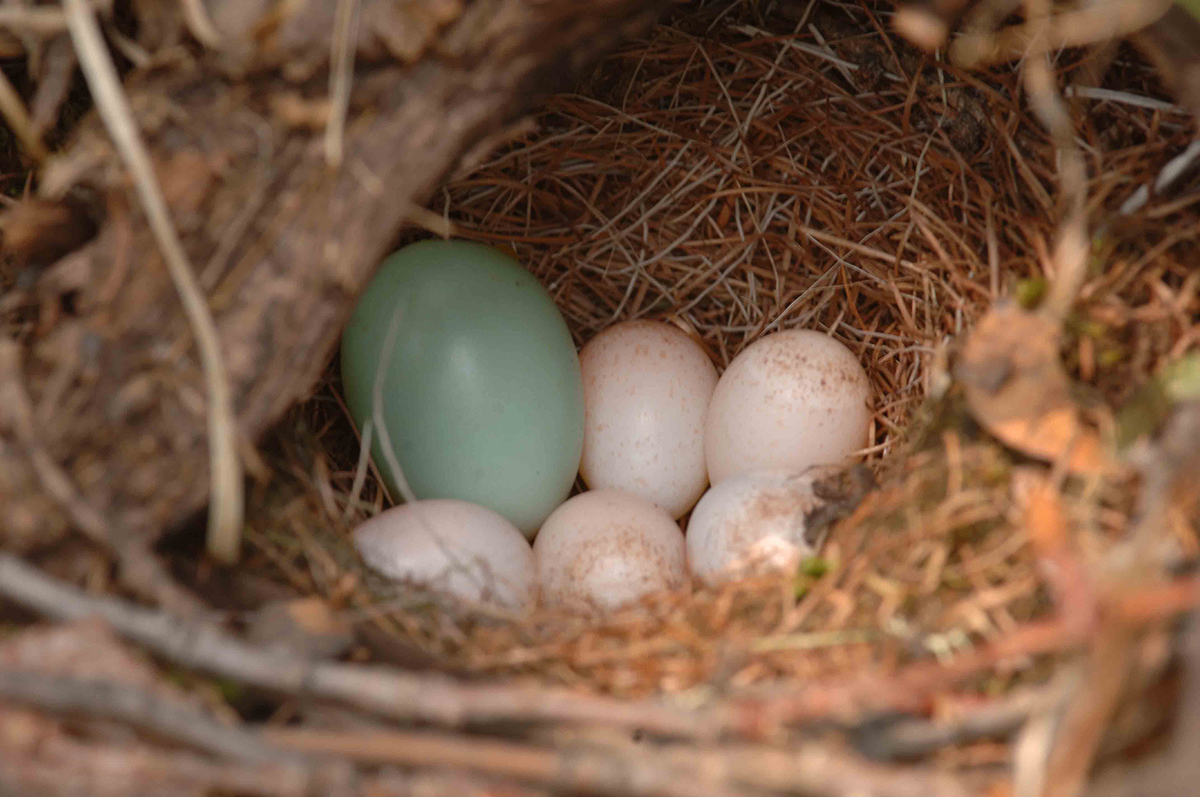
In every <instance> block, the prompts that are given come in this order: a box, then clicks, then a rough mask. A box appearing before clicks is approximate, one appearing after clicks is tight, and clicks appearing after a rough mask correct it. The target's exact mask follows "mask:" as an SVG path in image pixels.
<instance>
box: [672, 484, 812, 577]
mask: <svg viewBox="0 0 1200 797" xmlns="http://www.w3.org/2000/svg"><path fill="white" fill-rule="evenodd" d="M820 505H821V501H820V500H819V499H818V498H817V497H816V496H815V495H814V494H813V476H812V475H811V474H808V473H803V474H799V475H797V474H795V473H782V472H777V471H765V472H764V471H759V472H756V473H742V474H739V475H737V476H733V477H730V478H728V479H726V480H724V481H722V482H721V483H720V484H718V485H716V486H715V487H713V488H712V489H710V490H709V491H708V492H706V493H705V494H704V497H703V498H701V499H700V503H698V504H696V508H695V509H694V510H692V516H691V517H690V518H688V527H687V558H688V567H689V568H690V569H691V572H692V575H694V576H696V577H697V578H699V579H701V580H703V581H707V582H708V583H710V584H712V583H717V582H720V581H723V580H726V579H733V578H738V577H741V576H746V575H752V574H756V573H763V572H774V571H786V570H792V569H795V568H796V566H797V565H799V564H800V560H801V559H802V558H804V557H805V556H807V555H809V554H811V553H812V552H813V551H812V547H811V545H810V544H809V542H808V541H807V540H806V539H805V537H804V533H805V525H804V521H805V518H806V516H807V515H808V514H809V513H810V512H812V511H813V510H814V509H816V508H817V507H818V506H820Z"/></svg>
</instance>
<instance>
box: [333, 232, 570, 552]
mask: <svg viewBox="0 0 1200 797" xmlns="http://www.w3.org/2000/svg"><path fill="white" fill-rule="evenodd" d="M393 318H395V319H396V321H395V323H396V327H395V334H394V337H393V342H392V347H391V354H390V357H389V358H388V361H387V362H386V363H385V364H384V365H385V369H386V370H385V371H384V374H383V382H382V385H383V390H382V402H381V403H382V410H383V418H384V423H385V425H386V428H387V433H388V436H389V438H390V442H391V446H392V449H393V450H394V451H395V454H396V459H397V461H398V462H399V465H400V468H401V470H402V471H403V473H404V477H405V479H406V480H407V481H408V484H409V486H410V487H411V488H412V490H413V492H414V493H415V494H416V496H417V498H419V499H425V498H456V499H459V500H462V501H470V502H471V503H473V504H478V505H480V506H485V507H488V508H489V509H492V510H495V511H496V512H498V513H500V514H501V515H503V516H504V517H505V518H507V519H508V520H509V521H510V522H511V523H512V524H513V525H514V526H516V527H517V528H519V529H520V530H521V531H522V532H524V533H525V534H526V535H527V536H532V535H533V534H534V533H535V532H536V531H537V528H538V526H540V525H541V523H542V521H543V520H545V519H546V517H547V516H548V515H549V514H550V513H551V512H552V511H553V510H554V509H555V507H557V506H558V505H559V504H561V503H562V502H563V501H564V500H566V497H567V494H568V493H569V492H570V490H571V485H572V483H573V482H574V481H575V474H576V472H577V471H578V470H579V459H580V454H581V452H582V449H583V379H582V376H581V374H580V369H579V356H578V354H577V353H576V351H575V344H574V343H573V342H572V340H571V333H570V331H569V330H568V329H567V324H566V322H565V321H564V320H563V317H562V314H561V313H559V311H558V308H557V307H556V306H555V304H554V300H553V299H552V298H551V297H550V294H549V293H547V292H546V290H545V288H543V287H542V286H541V285H540V284H539V283H538V281H537V280H536V279H535V278H534V277H533V275H532V274H530V273H529V272H528V271H526V270H525V269H524V268H522V267H521V265H520V264H519V263H517V262H516V261H515V260H514V259H513V258H511V257H509V256H508V255H506V254H504V253H503V252H501V251H499V250H497V249H494V248H492V247H490V246H485V245H483V244H478V243H473V242H468V241H422V242H420V243H415V244H412V245H410V246H406V247H404V248H403V249H401V250H400V251H398V252H396V253H395V254H393V255H392V256H391V257H389V258H388V259H387V260H386V261H385V262H384V264H383V265H382V267H381V268H380V270H379V273H378V274H377V275H376V276H375V278H374V279H373V280H372V281H371V283H370V285H368V286H367V288H366V290H365V291H364V292H363V296H362V299H361V300H360V301H359V304H358V307H357V308H356V309H355V311H354V315H353V317H352V318H351V319H350V323H349V325H348V326H347V327H346V329H345V332H344V333H343V336H342V381H343V389H344V393H345V397H346V403H347V405H348V406H349V408H350V414H351V415H352V416H353V418H354V422H355V424H356V425H357V426H358V427H359V429H360V430H361V429H362V428H363V423H364V422H365V421H366V420H367V419H368V418H370V417H371V415H372V392H373V384H374V380H375V378H376V374H377V371H378V368H379V365H380V357H381V354H382V352H383V349H384V343H385V339H386V338H387V335H388V329H389V326H390V325H391V324H392V323H393ZM372 437H373V442H372V446H371V449H372V451H371V453H372V457H373V458H374V460H375V463H376V464H377V465H378V467H379V470H380V472H381V473H382V474H383V475H384V478H385V480H386V481H387V482H388V486H389V489H390V490H391V492H392V495H393V496H396V497H397V498H398V497H399V493H398V491H397V489H396V478H395V474H393V473H392V472H391V469H390V467H389V466H388V463H387V460H386V458H385V457H384V456H383V453H382V448H381V447H380V438H379V435H378V434H373V435H372Z"/></svg>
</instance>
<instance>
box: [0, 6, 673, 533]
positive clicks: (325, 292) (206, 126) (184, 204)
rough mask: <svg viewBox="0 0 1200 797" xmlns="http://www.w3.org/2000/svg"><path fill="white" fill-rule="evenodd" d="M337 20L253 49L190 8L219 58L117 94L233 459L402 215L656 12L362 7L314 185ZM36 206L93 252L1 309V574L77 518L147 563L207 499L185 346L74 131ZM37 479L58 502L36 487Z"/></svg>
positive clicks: (229, 12) (200, 399) (146, 24)
mask: <svg viewBox="0 0 1200 797" xmlns="http://www.w3.org/2000/svg"><path fill="white" fill-rule="evenodd" d="M337 3H338V0H310V1H309V2H308V3H307V5H302V6H301V7H300V9H299V11H297V12H296V14H294V15H293V17H291V18H289V19H287V20H284V21H283V22H279V21H278V20H275V22H276V23H277V24H274V26H273V27H270V28H269V30H268V33H269V35H267V34H263V33H262V31H263V30H264V26H263V24H262V22H263V17H261V16H258V17H256V16H254V9H255V8H257V6H254V4H252V3H247V2H245V0H221V2H218V3H210V5H209V9H210V13H211V15H212V18H213V20H214V21H215V22H216V25H217V28H218V29H219V31H220V32H221V34H222V38H223V42H224V45H225V46H223V48H222V51H221V52H220V53H216V54H211V53H210V54H207V55H205V56H204V57H202V58H200V59H199V60H184V61H179V62H177V63H175V64H173V65H167V66H165V67H160V68H156V69H153V70H147V71H144V72H140V73H135V74H134V75H133V76H132V77H130V78H129V79H127V80H126V86H125V88H126V92H127V94H128V96H129V98H130V101H131V104H132V106H133V108H134V110H135V113H136V115H137V117H138V121H139V124H140V125H141V128H142V131H143V135H144V137H145V139H146V141H147V144H148V146H149V148H150V150H151V154H152V156H153V159H154V162H155V164H156V170H157V176H158V179H159V181H160V184H161V186H162V189H163V192H164V194H165V195H166V197H167V199H168V203H169V205H170V208H171V213H172V216H173V219H174V221H175V224H176V225H177V227H178V229H179V231H180V233H181V235H182V237H183V240H184V245H185V248H186V250H187V253H188V255H189V257H190V259H191V262H192V265H193V267H194V268H195V269H196V270H197V272H198V273H199V275H200V278H201V281H202V283H203V284H204V286H205V289H206V290H207V291H208V292H209V298H210V305H211V307H212V309H213V312H214V315H215V317H216V320H217V324H218V327H219V330H220V335H221V341H222V344H223V350H224V354H225V357H226V364H227V368H228V372H229V376H230V379H231V381H232V385H233V389H234V393H235V396H236V407H237V412H238V419H239V423H240V431H241V433H242V435H243V436H244V438H245V439H246V440H247V441H253V440H255V439H256V438H257V437H258V436H259V435H260V434H261V433H262V432H263V431H264V430H266V429H267V428H268V427H269V426H270V425H271V424H272V423H273V422H275V421H276V420H277V419H279V418H280V416H281V415H282V414H283V413H284V412H285V411H286V410H287V409H288V408H289V407H290V406H291V405H292V404H293V403H295V402H296V401H298V400H301V399H304V398H305V397H307V396H308V395H309V394H310V392H311V390H312V388H313V386H314V384H315V382H316V380H317V379H318V377H319V376H320V374H321V372H322V371H323V369H324V367H325V366H326V364H327V363H328V361H329V358H330V355H331V353H332V350H333V347H334V345H335V344H336V342H337V339H338V335H339V333H340V330H341V327H342V325H343V324H344V322H345V321H346V319H347V318H348V316H349V313H350V312H351V310H352V309H353V304H354V301H355V299H356V297H357V295H358V293H359V291H360V290H361V289H362V287H363V286H364V285H365V283H366V282H367V280H368V279H369V278H370V277H371V276H372V274H373V272H374V269H375V267H376V266H377V264H378V263H379V262H380V260H381V258H382V257H383V256H384V255H385V254H386V252H387V250H388V248H389V247H390V246H391V245H392V244H393V243H394V241H395V239H396V235H397V233H398V231H399V229H400V228H401V226H402V224H403V222H404V219H405V214H406V212H407V211H408V210H409V209H410V208H412V207H414V206H419V205H420V204H422V203H423V202H424V201H425V200H426V199H427V198H428V197H429V195H430V194H431V192H432V191H433V190H434V189H435V188H436V187H437V185H438V184H439V182H440V181H441V180H443V179H444V178H445V177H446V176H447V175H448V174H449V173H450V172H451V171H453V170H454V169H455V168H456V167H457V166H458V165H459V164H460V163H461V162H462V159H463V157H464V155H465V154H466V153H468V152H469V151H470V150H471V149H472V147H475V146H477V145H479V144H480V142H482V141H485V139H487V138H488V137H489V136H491V135H493V134H495V133H497V132H498V131H500V130H502V129H503V127H504V126H505V125H506V124H509V123H511V122H513V121H515V120H516V119H517V118H519V117H520V115H521V114H522V113H524V112H525V111H527V110H528V109H529V108H530V106H531V103H532V102H533V101H534V100H535V99H536V98H537V97H538V96H539V95H540V94H542V93H544V92H547V91H551V90H554V89H556V88H561V87H563V85H564V79H565V78H568V77H569V76H572V75H575V74H578V73H579V71H580V70H581V69H582V68H583V67H584V66H585V65H587V64H588V63H589V62H591V61H592V60H593V59H594V58H596V57H597V56H599V55H601V54H602V53H604V52H605V51H606V50H607V49H609V48H611V47H612V46H613V45H614V44H615V43H616V41H618V40H619V39H620V38H622V37H624V36H626V35H629V34H632V33H634V32H636V31H638V30H640V29H642V28H644V27H645V26H647V25H648V24H650V22H652V20H653V18H654V17H655V16H656V14H657V12H658V11H659V10H660V8H661V5H662V4H661V2H660V0H654V1H653V2H639V0H587V2H580V1H579V0H568V1H567V2H553V3H549V2H540V1H539V0H476V1H475V2H472V3H469V4H467V5H465V6H464V7H462V8H457V7H456V6H453V4H452V3H450V4H448V3H447V2H445V1H444V0H442V1H441V2H439V0H428V2H426V3H424V5H423V6H421V7H420V8H418V7H417V6H416V5H415V4H414V5H413V8H410V9H408V10H405V11H404V15H405V16H403V17H402V18H400V19H399V20H398V19H397V13H396V12H395V9H397V8H400V9H404V8H405V7H404V6H403V5H402V4H398V3H394V2H391V1H390V0H361V17H360V19H361V24H360V26H359V35H358V37H357V39H356V41H357V44H358V50H357V51H358V66H359V68H358V69H357V71H356V74H355V76H354V80H353V90H352V95H351V103H350V112H349V115H348V119H347V123H346V129H345V157H344V160H343V162H342V165H341V167H340V168H339V169H337V170H336V171H331V170H329V169H328V168H327V167H326V164H325V161H324V158H323V154H322V132H321V129H320V127H319V125H315V124H312V123H311V120H310V119H306V114H308V115H309V116H311V117H315V118H317V119H320V118H321V110H322V108H323V107H324V105H323V103H325V101H326V98H327V94H328V90H327V86H328V77H327V70H326V69H325V64H327V63H328V53H329V51H330V46H331V41H330V39H331V36H330V27H329V21H330V20H332V19H333V17H334V14H335V11H336V7H337ZM181 5H182V4H177V3H168V4H160V3H155V2H151V1H150V0H145V1H144V2H142V3H140V4H139V5H138V6H137V9H138V11H139V13H145V14H146V15H147V16H146V17H145V18H144V19H143V20H142V22H143V30H144V31H145V33H144V36H143V39H144V40H145V39H147V38H148V37H149V38H154V39H156V41H155V42H153V43H156V44H160V45H161V44H162V43H163V42H164V41H165V42H167V43H169V42H170V40H171V36H170V35H169V32H170V31H171V30H173V29H175V28H172V21H171V18H170V14H171V13H177V10H178V7H179V6H181ZM262 5H263V6H264V8H265V7H266V4H265V3H264V4H262ZM280 5H281V6H284V5H288V4H280ZM289 7H290V6H289ZM147 8H149V9H151V10H153V11H157V12H159V13H161V14H162V15H164V18H161V19H160V18H152V17H151V16H149V14H150V11H146V9H147ZM272 8H274V7H272ZM414 8H415V9H416V12H421V11H422V9H424V10H425V11H428V13H427V14H425V15H424V16H421V15H420V14H417V16H415V17H414V16H413V13H414V11H413V9H414ZM447 8H449V9H450V11H447ZM164 9H167V10H164ZM172 9H173V10H174V11H172ZM247 9H250V10H249V11H247ZM268 11H270V9H268ZM451 12H454V13H453V14H451ZM263 13H264V14H265V13H267V12H265V11H264V12H263ZM450 16H453V17H454V19H453V20H452V21H449V17H450ZM414 19H417V20H418V22H419V23H420V24H417V23H413V22H412V20H414ZM410 23H412V24H410ZM406 25H407V27H406ZM177 27H178V26H176V28H177ZM414 30H415V31H416V33H413V31H414ZM164 31H167V32H166V33H164ZM264 36H265V38H264ZM256 37H257V38H256ZM251 44H253V46H251ZM314 65H315V67H314ZM306 122H309V124H308V127H307V128H306V127H305V126H304V125H305V124H306ZM42 193H43V195H44V196H48V197H49V199H50V200H51V202H54V201H58V200H57V198H58V197H68V196H69V197H71V198H72V201H76V200H77V198H78V197H80V196H85V197H91V198H92V199H91V201H92V205H93V206H94V207H96V208H98V211H96V212H95V214H94V215H97V216H99V218H98V232H97V234H96V236H95V237H94V238H92V239H91V240H90V241H89V242H88V243H86V244H85V245H83V246H82V247H81V248H78V249H75V250H74V251H72V252H70V253H69V254H67V255H66V256H65V257H63V258H61V259H60V260H58V262H57V263H55V264H54V265H52V266H51V267H50V268H49V269H48V270H46V271H45V272H44V273H43V274H42V276H41V278H40V279H39V280H38V282H37V285H36V286H35V287H34V288H33V289H32V290H31V291H30V293H29V300H28V301H25V302H20V301H18V302H16V303H15V304H16V305H21V306H20V307H18V308H17V309H14V307H13V306H12V305H10V306H8V307H7V312H8V315H9V318H8V319H6V320H7V321H8V323H7V324H6V326H7V328H8V329H9V330H10V331H15V335H14V337H15V338H16V340H17V341H18V344H19V346H12V345H11V344H10V346H9V350H8V352H9V355H10V356H7V357H6V358H2V359H4V360H5V362H0V397H3V398H2V401H0V404H2V406H0V529H2V533H3V534H4V535H5V545H6V547H8V548H9V549H10V550H11V549H14V548H16V549H28V548H30V547H32V546H36V545H41V544H45V543H47V542H48V541H51V540H53V539H56V538H57V537H59V536H61V535H62V534H64V533H65V532H66V531H67V530H69V529H70V528H71V526H72V525H76V526H78V525H86V524H83V523H81V520H80V518H81V517H85V516H87V513H88V512H91V513H95V515H98V516H99V518H101V519H102V521H103V522H104V524H105V525H106V526H107V527H108V529H110V530H111V533H112V534H113V535H118V536H119V537H120V538H121V539H126V540H129V539H134V540H140V541H150V540H153V539H155V538H156V537H157V536H158V535H160V534H161V533H162V532H163V531H164V530H166V529H168V528H170V527H171V526H173V525H174V524H177V523H179V522H180V521H183V520H185V519H186V518H188V517H189V515H192V514H193V513H194V512H195V511H196V510H198V509H199V508H200V507H202V506H203V504H204V502H205V500H206V497H207V491H208V447H207V442H206V424H205V401H206V399H205V395H204V389H203V384H202V381H201V375H200V368H199V364H198V357H197V354H196V349H195V344H194V340H193V337H192V333H191V331H190V329H189V328H188V326H187V324H186V322H185V319H184V316H183V312H182V309H181V305H180V302H179V299H178V296H177V295H176V292H175V289H174V287H173V286H172V284H171V282H170V281H169V279H168V277H167V272H166V268H165V266H164V264H163V262H162V260H161V258H160V256H159V253H158V249H157V246H156V244H155V242H154V239H153V237H152V235H151V233H150V230H149V228H148V226H147V225H146V222H145V219H144V217H143V215H142V213H141V209H140V208H139V207H138V206H137V203H136V199H135V198H134V194H133V192H132V190H131V189H130V185H129V183H128V180H127V177H126V175H125V172H124V169H123V168H122V166H121V164H120V163H119V161H118V159H117V158H116V156H115V154H114V151H113V150H112V148H111V147H110V146H109V143H108V139H107V135H106V134H105V132H104V130H103V128H102V127H101V125H100V124H99V121H98V120H97V119H96V117H95V115H94V114H92V115H90V116H89V117H88V118H87V119H86V120H85V122H84V123H83V125H82V126H81V129H80V130H79V131H78V133H77V134H76V136H75V137H74V139H73V141H72V143H71V144H70V145H69V146H68V147H67V148H66V149H65V150H64V152H63V154H62V155H61V156H60V157H59V158H58V159H57V160H56V161H55V162H54V163H52V164H51V165H50V166H49V167H48V168H47V169H46V170H45V172H44V174H43V181H42ZM60 215H61V214H60ZM58 221H61V219H58ZM5 232H6V233H9V234H11V235H12V236H13V238H14V239H15V238H17V237H18V236H17V234H16V232H15V231H14V230H13V229H12V226H11V225H10V226H9V228H8V229H6V230H5ZM30 305H35V307H31V306H30ZM3 307H4V306H3V305H0V308H3ZM18 310H19V312H21V313H24V315H23V316H21V317H22V318H23V319H24V321H22V322H21V323H19V324H18V323H15V322H13V321H12V317H13V315H14V314H17V313H18ZM30 314H32V316H33V320H32V321H31V320H30ZM22 404H24V405H25V406H24V408H22ZM22 409H24V410H28V412H26V413H25V416H24V417H25V420H26V421H29V423H27V424H26V427H25V429H24V433H23V432H22V421H21V414H22ZM39 457H40V458H41V459H39ZM56 471H57V472H58V473H59V474H61V475H65V476H66V477H67V478H66V483H67V485H66V487H65V488H64V487H63V485H62V484H59V485H58V487H57V488H56V487H55V486H54V485H53V484H50V482H54V478H53V476H54V473H55V472H56Z"/></svg>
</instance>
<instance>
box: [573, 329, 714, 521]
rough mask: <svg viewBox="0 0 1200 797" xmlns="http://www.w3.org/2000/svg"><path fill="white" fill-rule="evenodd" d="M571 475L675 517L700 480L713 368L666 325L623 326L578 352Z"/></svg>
mask: <svg viewBox="0 0 1200 797" xmlns="http://www.w3.org/2000/svg"><path fill="white" fill-rule="evenodd" d="M579 361H580V365H581V367H582V368H583V402H584V419H585V421H584V433H583V461H582V463H581V464H580V467H579V474H580V475H581V476H582V477H583V480H584V481H585V482H587V484H588V486H589V487H591V488H592V489H602V488H614V489H618V490H624V491H626V492H629V493H633V494H634V495H640V496H642V497H643V498H648V499H650V500H651V501H653V502H654V503H655V504H657V505H658V506H660V507H662V508H663V509H665V510H666V511H667V514H669V515H671V517H676V518H677V517H679V516H681V515H682V514H683V513H685V512H687V511H688V510H689V509H691V508H692V505H693V504H695V503H696V500H697V499H698V498H699V497H700V494H701V493H703V492H704V487H705V485H706V484H707V483H708V471H707V468H706V465H705V461H704V415H705V413H706V412H707V410H708V400H709V398H710V397H711V396H712V392H713V388H715V387H716V385H717V369H716V368H715V367H714V366H713V364H712V361H711V360H710V359H709V358H708V355H707V354H705V352H704V349H702V348H701V347H700V344H698V343H697V342H696V341H694V340H692V339H691V338H690V337H688V336H687V335H686V334H684V333H683V332H681V331H680V330H679V329H676V328H675V327H673V326H670V325H669V324H663V323H658V322H655V321H626V322H624V323H621V324H617V325H615V326H612V327H609V328H608V329H606V330H604V331H603V332H601V333H600V334H599V335H597V336H596V337H594V338H592V340H591V341H590V342H589V343H588V344H587V345H586V346H584V347H583V351H582V352H580V354H579Z"/></svg>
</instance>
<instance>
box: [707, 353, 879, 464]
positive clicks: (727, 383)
mask: <svg viewBox="0 0 1200 797" xmlns="http://www.w3.org/2000/svg"><path fill="white" fill-rule="evenodd" d="M870 393H871V385H870V382H869V381H868V380H867V374H866V371H864V370H863V367H862V364H861V363H859V361H858V359H857V358H856V357H855V356H854V355H853V354H852V353H851V352H850V350H849V349H847V348H846V347H845V346H843V345H842V344H841V343H839V342H838V341H836V340H834V339H833V338H831V337H829V336H828V335H825V334H822V333H820V332H815V331H812V330H788V331H786V332H776V333H774V334H771V335H767V336H766V337H763V338H760V339H759V340H757V341H755V342H754V343H752V344H751V345H750V346H748V347H746V349H745V350H744V351H743V352H742V353H741V354H739V355H738V356H737V357H735V358H734V360H733V362H731V363H730V364H729V367H728V368H727V369H725V373H724V374H722V375H721V379H720V381H719V382H718V383H717V388H716V390H715V391H713V396H712V400H711V401H710V402H709V405H708V418H707V421H706V424H705V432H704V449H705V456H706V457H707V460H708V478H709V479H710V480H711V481H712V483H713V484H718V483H720V482H721V481H722V480H723V479H726V478H729V477H730V476H733V475H735V474H738V473H748V472H751V471H757V470H780V471H791V472H800V471H803V470H806V469H807V468H809V467H811V466H813V465H830V464H835V463H838V462H839V461H840V460H842V459H844V458H845V457H847V456H849V455H851V454H853V453H854V452H856V451H859V450H860V449H862V448H864V447H865V446H866V444H867V435H868V432H869V430H870V425H871V408H870V403H869V402H870Z"/></svg>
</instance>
